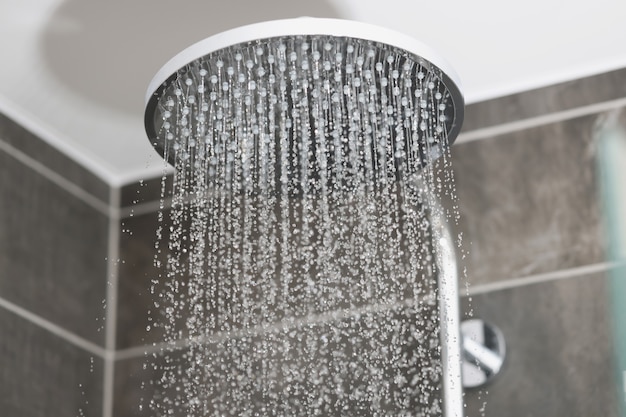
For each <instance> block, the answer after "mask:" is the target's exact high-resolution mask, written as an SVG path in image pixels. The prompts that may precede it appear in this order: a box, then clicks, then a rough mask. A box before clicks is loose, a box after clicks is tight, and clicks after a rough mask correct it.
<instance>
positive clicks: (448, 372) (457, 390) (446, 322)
mask: <svg viewBox="0 0 626 417" xmlns="http://www.w3.org/2000/svg"><path fill="white" fill-rule="evenodd" d="M429 200H430V206H431V210H430V220H431V224H432V230H433V236H434V240H435V241H434V247H435V252H436V259H437V270H438V271H439V273H438V285H439V305H440V308H439V312H440V323H441V334H440V338H441V349H442V363H443V398H444V400H443V401H444V415H445V416H446V417H462V416H463V402H462V401H461V400H460V399H461V398H463V385H462V382H461V332H460V323H459V318H460V313H459V297H458V269H457V263H456V256H455V249H454V240H453V238H452V234H451V232H450V225H449V223H448V221H447V219H446V218H445V215H444V210H443V208H442V207H441V205H440V203H439V201H437V199H436V198H435V197H434V196H430V197H429Z"/></svg>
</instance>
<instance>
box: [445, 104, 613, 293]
mask: <svg viewBox="0 0 626 417" xmlns="http://www.w3.org/2000/svg"><path fill="white" fill-rule="evenodd" d="M595 120H596V116H587V117H582V118H577V119H572V120H567V121H564V122H560V123H555V124H549V125H544V126H540V127H536V128H533V129H527V130H523V131H518V132H513V133H510V134H506V135H502V136H497V137H493V138H489V139H483V140H478V141H472V142H466V143H461V144H458V145H455V146H453V148H452V165H453V168H454V175H455V180H456V188H457V192H458V196H459V208H460V212H461V226H460V230H461V231H462V232H464V235H465V237H464V241H465V242H466V249H467V250H468V252H469V257H468V258H467V260H466V265H467V268H468V276H469V280H470V283H472V284H481V283H487V282H493V281H498V280H505V279H510V278H518V277H524V276H527V275H531V274H537V273H544V272H550V271H557V270H560V269H564V268H571V267H576V266H580V265H587V264H593V263H596V262H601V261H603V260H604V249H603V248H604V239H603V235H602V219H601V209H600V204H599V193H598V189H597V188H598V187H597V175H596V167H595V162H596V161H595V154H596V146H595V143H594V140H593V135H592V131H593V126H594V123H595Z"/></svg>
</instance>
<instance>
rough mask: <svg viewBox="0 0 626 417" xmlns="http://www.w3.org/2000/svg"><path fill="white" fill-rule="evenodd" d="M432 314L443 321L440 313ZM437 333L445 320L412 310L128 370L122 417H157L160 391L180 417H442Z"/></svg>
mask: <svg viewBox="0 0 626 417" xmlns="http://www.w3.org/2000/svg"><path fill="white" fill-rule="evenodd" d="M423 313H424V315H423V317H425V316H429V315H431V314H434V315H435V316H436V311H435V310H432V308H430V307H424V310H423ZM437 326H438V322H437V320H428V319H427V320H418V319H416V316H415V311H413V310H412V309H398V310H394V311H386V312H375V313H365V314H361V315H359V316H355V317H354V318H352V319H342V320H338V321H336V322H330V323H329V322H324V323H315V324H302V325H299V326H295V327H292V328H284V329H283V328H279V329H274V331H269V332H266V333H262V334H247V333H246V334H243V335H240V336H238V337H236V338H226V339H220V340H215V341H212V342H210V343H207V344H206V345H204V346H201V347H200V346H195V347H192V348H190V349H187V350H184V351H177V352H173V353H167V354H162V355H158V356H156V357H155V358H136V359H132V360H124V361H120V362H119V363H118V366H117V371H116V396H115V397H116V404H115V415H116V416H125V415H150V410H149V407H147V405H148V403H149V401H150V399H152V398H153V395H154V394H155V392H156V395H157V396H156V397H155V398H156V399H157V404H160V405H162V406H165V408H169V407H170V403H169V402H168V401H167V400H165V399H164V398H169V400H171V401H172V403H171V408H172V409H175V410H178V414H176V413H175V415H186V414H185V412H184V409H185V406H184V405H185V403H186V402H187V401H189V400H191V399H193V398H194V397H195V396H196V395H198V396H200V398H202V402H205V403H206V404H207V405H208V407H209V408H210V409H212V408H214V407H215V406H216V405H218V406H220V407H223V409H220V412H219V414H220V415H238V416H239V415H325V416H370V415H379V414H376V412H375V409H376V406H375V405H374V404H379V407H380V412H381V413H383V414H385V415H404V414H403V411H404V412H406V411H407V410H411V411H415V410H421V411H423V412H424V413H425V415H436V413H434V414H433V411H434V410H438V409H439V401H440V392H441V373H440V372H441V370H440V361H441V358H440V356H439V352H438V349H437V343H436V340H437V337H438V332H437V330H436V329H437ZM166 356H167V357H168V358H169V360H167V361H166V360H164V358H165V357H166ZM144 363H145V364H146V366H144ZM153 365H154V366H153ZM164 370H165V372H164ZM179 370H180V372H179ZM163 376H165V378H163ZM150 381H153V382H154V383H155V384H156V385H155V386H151V385H150ZM159 381H161V383H160V382H159ZM163 381H165V384H166V385H167V387H163V386H162V385H161V384H162V382H163ZM192 381H197V383H196V382H192ZM425 381H429V382H428V383H426V382H425ZM155 387H156V390H155ZM177 388H181V391H177ZM378 397H380V398H378ZM142 398H143V404H144V409H143V411H142V412H139V406H138V405H139V404H142V400H141V399H142ZM377 401H379V402H377ZM263 409H266V410H268V411H265V412H264V411H263ZM426 410H430V411H426ZM213 411H217V410H213Z"/></svg>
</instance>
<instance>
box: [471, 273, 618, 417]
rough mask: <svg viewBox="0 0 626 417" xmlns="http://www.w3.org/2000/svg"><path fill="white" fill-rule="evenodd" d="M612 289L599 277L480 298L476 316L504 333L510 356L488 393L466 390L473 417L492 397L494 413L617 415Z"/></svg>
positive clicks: (535, 416)
mask: <svg viewBox="0 0 626 417" xmlns="http://www.w3.org/2000/svg"><path fill="white" fill-rule="evenodd" d="M625 278H626V277H625ZM609 291H610V285H609V281H608V280H607V278H606V277H605V275H604V274H594V275H590V276H582V277H576V278H569V279H564V280H560V281H551V282H544V283H540V284H534V285H529V286H524V287H519V288H515V289H509V290H504V291H496V292H490V293H487V294H481V295H477V296H474V297H472V301H471V309H473V311H474V317H477V318H481V319H483V320H486V321H487V322H490V323H492V324H494V325H496V326H498V327H499V328H500V330H502V332H503V334H504V337H505V339H506V344H507V350H508V353H507V357H506V362H505V364H504V367H503V369H502V371H501V373H500V374H499V375H498V376H497V377H496V379H494V380H493V382H492V383H491V384H490V385H488V386H487V387H485V388H484V390H487V391H488V394H486V396H485V394H484V390H483V393H482V399H479V398H478V397H479V391H478V390H470V391H467V392H466V396H465V398H466V401H467V404H468V406H467V410H468V417H475V416H479V415H481V414H480V412H479V411H478V410H479V409H480V407H481V406H482V402H483V401H484V400H485V399H486V402H487V404H486V414H485V416H486V417H490V416H498V417H499V416H508V417H518V416H519V417H544V416H570V417H588V416H603V417H613V416H615V417H617V416H618V415H619V414H618V398H617V393H618V392H619V391H621V390H620V387H618V386H617V385H616V383H615V379H614V372H616V370H615V369H614V362H613V361H612V357H613V341H612V334H611V317H610V316H609V309H610V306H609V305H608V302H609V298H608V294H609ZM464 301H465V302H466V303H467V300H464ZM465 309H466V310H467V309H468V307H467V306H466V307H465ZM618 390H619V391H618Z"/></svg>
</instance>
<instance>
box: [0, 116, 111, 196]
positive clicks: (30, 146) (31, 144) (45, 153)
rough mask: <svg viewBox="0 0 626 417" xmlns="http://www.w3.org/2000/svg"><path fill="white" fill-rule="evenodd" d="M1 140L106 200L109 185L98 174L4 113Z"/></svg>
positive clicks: (1, 121)
mask: <svg viewBox="0 0 626 417" xmlns="http://www.w3.org/2000/svg"><path fill="white" fill-rule="evenodd" d="M0 141H3V142H6V143H8V144H9V145H11V146H13V147H14V148H16V149H18V150H19V151H21V152H23V153H24V154H26V155H28V156H29V157H31V158H33V159H34V160H36V161H38V162H39V163H41V164H43V165H44V166H46V167H48V168H50V169H51V170H52V171H54V172H56V173H57V174H59V175H60V176H62V177H64V178H65V179H67V180H69V181H70V182H72V183H73V184H75V185H77V186H78V187H79V188H81V189H82V190H84V191H86V192H87V193H89V194H91V195H92V196H94V197H96V198H97V199H99V200H100V201H103V202H105V203H108V202H109V188H110V187H109V186H108V185H107V183H106V182H104V181H103V180H101V179H100V178H98V177H97V176H96V175H95V174H93V173H91V172H90V171H89V170H87V169H86V168H84V167H83V166H82V165H80V164H78V163H77V162H75V161H74V160H72V159H71V158H69V157H68V156H66V155H64V154H63V153H62V152H60V151H58V150H57V149H55V148H54V147H52V146H51V145H49V144H47V143H46V142H45V141H43V140H41V139H40V138H38V137H37V136H35V135H34V134H32V133H31V132H29V131H28V130H26V129H25V128H23V127H22V126H20V125H18V124H17V123H15V122H14V121H13V120H11V119H10V118H8V117H6V116H4V115H2V114H0Z"/></svg>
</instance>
